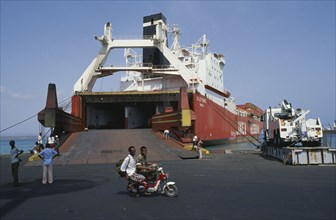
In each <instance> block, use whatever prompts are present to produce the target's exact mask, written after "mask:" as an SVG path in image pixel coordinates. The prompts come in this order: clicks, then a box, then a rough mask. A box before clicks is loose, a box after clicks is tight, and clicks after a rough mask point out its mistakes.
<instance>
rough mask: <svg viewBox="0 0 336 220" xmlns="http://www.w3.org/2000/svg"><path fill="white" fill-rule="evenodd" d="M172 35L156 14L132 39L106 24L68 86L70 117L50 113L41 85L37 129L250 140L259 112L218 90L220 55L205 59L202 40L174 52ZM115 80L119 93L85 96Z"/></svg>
mask: <svg viewBox="0 0 336 220" xmlns="http://www.w3.org/2000/svg"><path fill="white" fill-rule="evenodd" d="M180 35H181V29H179V28H178V27H177V25H168V24H167V22H166V18H165V16H164V15H163V14H162V13H158V14H153V15H149V16H145V17H143V34H142V36H141V37H138V38H130V39H125V38H118V37H116V36H113V34H112V23H111V22H108V23H106V24H105V26H104V33H103V35H102V36H95V39H96V40H97V41H99V42H100V44H101V49H100V51H99V53H98V55H97V56H96V57H95V58H94V59H93V60H92V62H91V63H90V64H89V66H88V67H87V68H86V70H85V71H84V73H83V74H82V75H81V76H80V77H79V79H78V81H77V82H76V83H75V85H74V88H73V95H72V100H71V102H72V105H71V113H67V112H64V111H63V110H62V109H61V108H59V107H58V104H57V95H56V85H55V84H49V88H48V96H47V103H46V107H45V108H44V109H43V110H42V111H40V112H39V113H38V120H39V122H40V123H41V124H42V125H43V126H45V127H51V128H52V129H53V134H58V135H62V134H64V133H69V132H70V133H71V132H78V131H83V130H90V129H134V128H151V129H152V130H153V131H155V132H157V131H158V132H163V131H164V130H166V129H168V130H170V131H171V132H170V135H171V136H172V137H173V138H174V139H175V140H177V141H179V142H181V143H188V142H191V140H192V137H193V136H194V135H195V134H197V136H198V137H199V138H201V139H202V141H203V142H204V144H205V145H215V144H222V143H226V142H232V141H235V142H237V141H244V140H248V139H249V138H251V137H253V138H257V137H258V136H259V134H260V132H261V129H262V122H261V117H262V114H263V111H262V110H261V109H260V108H259V107H257V106H256V105H254V104H252V103H245V104H240V105H238V104H236V103H235V98H234V97H232V96H231V94H230V92H229V91H227V90H225V89H224V67H225V59H224V55H223V54H221V53H212V52H210V51H209V48H208V47H209V41H208V39H207V37H206V35H203V36H201V37H200V39H199V40H198V41H197V42H196V43H194V44H192V45H190V46H189V47H182V46H181V45H180V43H179V38H180ZM169 36H171V39H172V43H171V44H170V45H169V44H168V40H169V39H170V38H169V39H168V37H169ZM118 49H123V57H122V59H123V63H124V64H123V65H117V64H116V63H117V62H118V61H117V60H113V59H112V60H110V59H108V57H109V55H110V54H112V53H114V52H115V51H117V50H118ZM119 51H120V50H119ZM109 62H111V63H109ZM117 72H123V73H124V75H123V76H122V77H121V79H120V89H119V91H113V92H112V91H106V92H95V91H93V87H94V85H95V82H96V80H97V79H99V78H102V77H109V76H111V75H113V74H115V73H117Z"/></svg>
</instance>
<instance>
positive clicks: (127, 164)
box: [120, 146, 146, 192]
mask: <svg viewBox="0 0 336 220" xmlns="http://www.w3.org/2000/svg"><path fill="white" fill-rule="evenodd" d="M128 152H129V154H128V155H127V157H126V158H125V159H124V161H123V163H122V164H121V167H120V170H121V171H123V172H126V174H127V177H128V178H130V179H131V180H132V182H131V183H130V184H129V187H130V188H131V189H132V191H133V192H136V191H137V190H136V184H138V183H142V182H143V181H144V180H145V179H146V178H145V177H144V176H143V175H141V174H138V173H136V163H135V160H134V155H135V152H136V150H135V147H134V146H130V147H129V148H128Z"/></svg>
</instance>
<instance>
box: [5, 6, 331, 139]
mask: <svg viewBox="0 0 336 220" xmlns="http://www.w3.org/2000/svg"><path fill="white" fill-rule="evenodd" d="M335 7H336V6H335V1H1V32H0V33H1V90H0V92H1V100H0V101H1V112H0V114H1V122H0V130H4V129H7V128H8V127H10V126H12V125H14V124H16V123H19V122H21V121H23V120H25V119H27V118H29V117H31V116H34V115H36V114H37V113H38V112H39V111H40V110H42V109H43V108H44V106H45V101H46V94H47V88H48V84H49V83H55V84H56V87H57V94H58V101H62V100H66V99H68V98H70V97H71V95H72V89H73V86H74V84H75V82H76V81H77V79H78V78H79V77H80V76H81V74H82V72H83V71H84V70H85V69H86V67H87V66H88V65H89V63H90V62H91V60H92V59H93V58H94V57H95V56H96V54H97V53H98V51H99V49H100V43H99V42H98V41H96V40H94V37H93V36H94V35H98V36H100V35H102V33H103V26H104V24H105V23H106V22H108V21H110V22H112V26H113V33H112V34H113V35H117V36H132V35H133V36H140V35H141V34H142V18H143V16H146V15H150V14H154V13H158V12H162V13H163V14H164V15H165V16H166V18H167V22H168V23H169V24H178V27H179V28H181V29H182V36H181V40H180V41H181V42H180V43H181V45H182V46H188V45H191V44H192V43H196V41H197V40H198V39H199V38H200V37H201V36H202V35H203V34H207V37H208V39H209V40H210V50H211V51H212V52H217V53H223V54H224V55H225V59H226V67H225V73H224V87H225V88H226V89H227V90H229V91H230V92H231V94H232V96H234V97H235V98H236V102H237V104H240V103H245V102H252V103H255V104H256V105H258V106H259V107H261V108H262V109H265V108H268V107H269V106H277V105H278V103H280V102H281V101H282V100H283V99H287V100H288V101H289V102H291V103H292V104H293V106H294V107H295V108H302V109H306V110H307V109H310V110H311V112H310V113H309V114H308V118H315V117H320V118H321V120H322V123H323V126H325V127H327V126H328V124H329V123H330V124H332V122H333V120H334V119H336V113H335V84H336V79H335V72H336V71H335V59H336V58H335V50H336V48H335V11H336V8H335ZM122 61H123V60H122V59H121V61H120V62H122ZM118 77H120V74H117V75H115V76H113V77H109V78H104V79H103V80H100V81H97V83H96V85H95V90H96V91H100V90H113V89H115V88H117V85H118V82H117V81H118ZM38 132H39V123H38V121H37V117H34V118H32V119H30V120H28V121H26V122H24V123H22V124H20V125H17V126H14V127H13V128H10V129H7V130H6V131H3V132H2V133H1V134H0V135H3V136H4V135H36V134H37V133H38Z"/></svg>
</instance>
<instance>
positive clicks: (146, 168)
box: [136, 146, 158, 179]
mask: <svg viewBox="0 0 336 220" xmlns="http://www.w3.org/2000/svg"><path fill="white" fill-rule="evenodd" d="M136 166H137V172H138V173H140V174H142V175H144V176H145V177H146V178H147V179H155V178H156V171H157V168H158V165H157V164H154V163H151V162H148V160H147V147H146V146H142V147H141V148H140V154H139V155H138V156H137V158H136Z"/></svg>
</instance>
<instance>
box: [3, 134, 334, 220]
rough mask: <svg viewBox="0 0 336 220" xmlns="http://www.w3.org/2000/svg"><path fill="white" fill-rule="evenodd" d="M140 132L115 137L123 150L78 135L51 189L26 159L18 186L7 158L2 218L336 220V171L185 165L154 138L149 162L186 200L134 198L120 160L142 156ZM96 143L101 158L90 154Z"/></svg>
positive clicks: (216, 158)
mask: <svg viewBox="0 0 336 220" xmlns="http://www.w3.org/2000/svg"><path fill="white" fill-rule="evenodd" d="M134 132H135V133H133V134H132V135H131V136H132V137H129V138H128V140H125V139H124V138H119V140H118V138H117V136H114V135H112V136H113V137H111V138H112V139H113V140H114V142H115V144H116V145H115V146H119V147H120V148H119V149H117V148H110V146H112V145H114V144H113V143H110V142H109V140H111V139H109V138H110V137H107V138H106V137H105V135H103V134H98V133H99V132H98V133H96V134H95V135H102V136H104V137H105V138H101V137H102V136H96V137H95V138H94V139H92V140H95V141H91V142H90V143H89V140H88V139H86V137H82V138H79V139H78V137H77V138H74V139H73V140H71V141H72V144H69V145H68V146H67V147H64V149H63V150H65V151H63V152H62V156H61V157H60V158H57V159H55V165H54V183H53V184H51V185H42V183H41V180H42V165H41V162H40V161H36V162H28V156H29V155H23V156H22V159H23V164H22V166H20V170H19V179H20V182H21V186H20V187H18V188H13V187H12V186H11V181H12V179H11V172H10V164H9V158H8V157H5V156H2V157H1V160H0V162H1V164H0V165H1V167H0V171H1V178H0V219H1V220H7V219H17V220H20V219H34V220H35V219H43V220H44V219H81V220H82V219H258V220H260V219H267V220H268V219H302V220H303V219H304V220H307V219H308V220H309V219H311V220H316V219H330V220H332V219H336V190H335V185H336V167H335V166H318V165H315V166H284V165H283V163H282V162H280V161H278V160H275V159H272V158H269V157H263V156H262V154H261V152H260V151H258V150H256V151H243V150H240V151H235V150H233V151H232V153H231V154H219V153H218V154H211V155H210V157H209V158H208V159H204V160H196V159H194V160H191V159H188V160H183V159H182V158H181V157H180V156H178V154H182V153H181V152H183V151H184V150H183V149H182V148H178V146H171V145H170V144H167V143H166V141H165V140H162V138H161V137H160V136H156V135H155V134H151V135H149V136H150V137H146V138H147V139H150V141H149V142H152V143H153V145H152V144H150V145H149V146H147V147H148V149H149V150H148V157H149V159H150V160H151V159H152V160H153V161H158V162H160V163H161V164H162V165H163V168H164V169H165V170H166V171H167V172H168V173H169V174H170V180H171V181H175V182H176V184H177V186H178V189H179V195H178V197H176V198H168V197H165V196H160V195H155V196H143V197H131V196H129V194H128V193H127V192H126V181H125V180H123V179H121V178H119V177H118V176H117V175H116V174H115V172H114V164H113V161H115V159H117V158H118V159H119V157H120V156H125V155H126V154H125V153H126V152H127V147H128V145H129V144H133V143H134V145H135V146H136V148H137V150H138V151H139V147H140V145H141V144H138V143H139V139H137V138H138V137H141V134H140V133H141V132H145V131H141V132H140V133H139V134H136V133H137V131H136V130H135V131H134ZM89 133H90V131H89ZM102 133H104V132H102ZM77 135H79V137H80V135H81V134H77ZM92 135H94V132H92ZM97 139H99V140H100V141H99V142H98V141H97ZM69 141H70V140H69ZM149 142H147V143H149ZM89 145H91V146H95V147H96V151H95V153H94V152H93V151H91V149H85V146H89ZM154 146H155V148H154ZM66 148H67V149H66ZM79 148H80V149H79ZM181 150H182V151H181ZM102 151H103V152H105V151H111V152H110V153H107V154H106V153H102ZM180 151H181V152H180ZM188 153H189V152H188ZM113 154H115V155H113ZM151 157H152V158H151Z"/></svg>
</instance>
